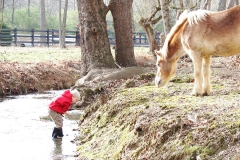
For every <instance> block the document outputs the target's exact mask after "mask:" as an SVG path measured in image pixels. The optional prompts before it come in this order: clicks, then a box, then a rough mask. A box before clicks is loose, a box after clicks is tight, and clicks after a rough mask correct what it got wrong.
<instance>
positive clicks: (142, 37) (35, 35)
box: [0, 28, 159, 47]
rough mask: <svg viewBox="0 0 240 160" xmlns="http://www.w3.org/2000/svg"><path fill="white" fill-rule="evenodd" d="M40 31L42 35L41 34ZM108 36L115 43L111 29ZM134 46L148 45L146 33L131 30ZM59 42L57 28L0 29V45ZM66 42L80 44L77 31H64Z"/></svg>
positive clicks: (33, 44)
mask: <svg viewBox="0 0 240 160" xmlns="http://www.w3.org/2000/svg"><path fill="white" fill-rule="evenodd" d="M41 33H42V34H43V35H44V36H41ZM108 38H109V42H110V44H111V45H114V44H115V35H114V32H113V31H108ZM155 38H156V40H157V41H158V42H159V33H157V34H155ZM41 39H43V40H44V41H42V40H41ZM133 42H134V46H135V47H136V46H137V47H139V46H145V47H147V46H149V44H148V40H147V38H146V34H145V33H144V32H133ZM58 43H59V30H55V29H52V30H49V29H47V30H34V29H31V30H23V29H17V28H15V29H2V30H1V33H0V45H1V46H7V45H14V46H32V47H34V46H35V45H36V44H39V45H40V44H43V45H46V46H48V47H49V46H50V45H55V44H58ZM65 43H66V44H73V45H76V46H79V45H80V35H79V32H78V31H66V36H65Z"/></svg>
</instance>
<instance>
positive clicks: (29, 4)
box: [13, 0, 31, 17]
mask: <svg viewBox="0 0 240 160" xmlns="http://www.w3.org/2000/svg"><path fill="white" fill-rule="evenodd" d="M13 1H14V0H13ZM30 2H31V1H30V0H28V16H29V17H30V15H31V14H30Z"/></svg>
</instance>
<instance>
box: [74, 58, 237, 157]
mask: <svg viewBox="0 0 240 160" xmlns="http://www.w3.org/2000/svg"><path fill="white" fill-rule="evenodd" d="M221 60H222V59H220V58H214V59H213V65H212V76H211V77H212V78H211V81H212V95H211V96H206V97H195V96H190V93H191V90H192V88H193V81H194V79H193V76H192V66H191V65H192V64H191V63H184V62H182V61H181V62H179V66H180V67H179V68H178V71H177V75H176V77H175V78H174V79H172V82H170V83H169V84H168V85H167V86H166V87H163V88H157V87H155V86H154V85H153V83H151V84H150V85H149V84H148V85H142V86H139V87H133V88H123V87H119V89H118V90H115V91H114V92H112V93H111V94H110V95H108V97H109V98H108V100H107V102H106V103H104V104H101V103H100V102H99V101H96V102H95V103H93V104H92V105H90V106H88V107H87V108H86V110H85V114H84V115H83V116H82V117H81V119H80V126H81V127H80V135H79V137H78V139H77V145H78V149H77V150H78V153H79V157H80V158H86V159H153V160H156V159H158V160H161V159H162V160H170V159H171V160H173V159H189V160H190V159H197V158H198V159H199V158H200V159H202V160H203V159H216V160H217V159H228V158H229V159H237V158H238V157H239V156H240V152H239V150H240V148H239V145H238V143H239V140H240V139H239V138H240V108H239V106H240V102H239V99H240V88H239V82H238V81H239V73H238V70H239V65H238V63H237V62H235V61H234V59H231V58H229V59H226V61H230V62H232V63H230V64H231V65H230V64H228V66H222V65H221V66H218V62H221ZM232 65H234V66H235V67H234V68H233V67H232ZM226 77H227V78H226Z"/></svg>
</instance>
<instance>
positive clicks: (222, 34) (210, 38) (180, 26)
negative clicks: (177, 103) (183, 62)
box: [155, 6, 240, 96]
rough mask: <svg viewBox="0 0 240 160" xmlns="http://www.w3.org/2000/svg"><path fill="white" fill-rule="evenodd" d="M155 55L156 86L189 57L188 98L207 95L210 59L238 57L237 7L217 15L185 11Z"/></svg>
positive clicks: (239, 24) (239, 20)
mask: <svg viewBox="0 0 240 160" xmlns="http://www.w3.org/2000/svg"><path fill="white" fill-rule="evenodd" d="M155 53H156V55H157V60H156V61H157V62H156V65H157V73H156V77H155V85H156V86H158V87H162V86H164V85H166V84H167V83H168V82H169V80H170V78H171V76H172V75H173V74H174V73H175V72H176V68H177V61H178V59H179V58H180V57H182V56H183V55H185V54H188V55H189V57H190V58H191V59H192V61H193V67H194V87H193V90H192V93H191V95H193V96H208V95H210V92H211V84H210V61H211V57H212V56H232V55H237V54H239V53H240V6H236V7H233V8H231V9H227V10H224V11H219V12H213V11H207V10H197V11H191V12H186V11H184V12H183V13H182V14H181V15H180V17H179V20H178V21H177V22H176V24H175V25H174V26H173V27H172V29H171V30H170V32H169V34H168V35H167V37H166V40H165V41H164V44H163V47H162V48H161V49H160V50H159V51H155Z"/></svg>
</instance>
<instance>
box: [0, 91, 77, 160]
mask: <svg viewBox="0 0 240 160" xmlns="http://www.w3.org/2000/svg"><path fill="white" fill-rule="evenodd" d="M62 92H63V91H51V92H47V93H46V94H30V95H23V96H13V97H7V98H5V99H0V153H1V154H0V159H6V160H16V159H17V160H74V159H77V158H76V157H74V156H75V155H76V153H75V149H76V146H75V144H73V143H72V142H71V140H73V139H74V137H75V136H76V135H77V134H78V132H77V131H73V130H74V129H77V128H78V125H77V122H76V121H75V120H72V119H67V118H66V117H64V118H63V119H64V121H63V123H64V124H63V134H64V137H63V139H62V140H53V139H52V137H51V135H52V130H53V127H54V123H53V122H52V121H43V120H40V117H42V116H47V115H48V108H47V104H48V103H49V102H50V100H51V98H53V97H55V96H56V95H58V94H61V93H62ZM77 117H78V116H77Z"/></svg>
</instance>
